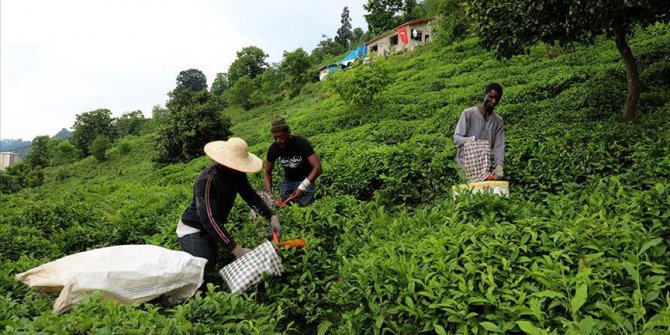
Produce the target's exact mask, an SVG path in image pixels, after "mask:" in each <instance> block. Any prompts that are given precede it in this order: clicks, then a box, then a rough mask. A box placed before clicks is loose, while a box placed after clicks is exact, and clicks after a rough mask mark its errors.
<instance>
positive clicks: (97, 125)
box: [70, 109, 115, 156]
mask: <svg viewBox="0 0 670 335" xmlns="http://www.w3.org/2000/svg"><path fill="white" fill-rule="evenodd" d="M72 129H73V131H72V136H71V137H70V142H71V143H72V144H74V145H75V146H76V147H77V148H79V150H81V152H82V154H83V155H84V156H88V155H89V153H90V148H89V147H90V145H91V143H92V142H93V140H94V139H95V138H96V137H98V136H100V135H104V136H107V137H108V138H110V139H113V138H115V137H114V135H115V131H114V126H113V124H112V112H110V111H109V109H96V110H94V111H91V112H86V113H81V114H78V115H77V120H76V121H75V123H74V126H72Z"/></svg>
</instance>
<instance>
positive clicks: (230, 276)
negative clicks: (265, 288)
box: [220, 241, 284, 293]
mask: <svg viewBox="0 0 670 335" xmlns="http://www.w3.org/2000/svg"><path fill="white" fill-rule="evenodd" d="M282 272H284V267H283V266H282V265H281V258H279V255H277V252H276V251H275V248H274V247H273V246H272V243H270V241H265V242H264V243H263V244H261V245H259V246H258V247H256V249H254V250H251V251H250V252H248V253H247V254H246V255H244V256H242V257H240V258H239V259H237V260H235V261H234V262H232V263H230V264H228V265H226V266H225V267H224V268H223V269H221V271H220V274H221V276H222V277H223V279H224V280H225V281H226V283H227V284H228V288H230V292H231V293H240V292H244V291H246V290H247V289H248V288H249V287H251V286H253V285H254V284H256V283H258V282H260V281H261V279H263V274H264V273H265V274H269V275H272V276H281V274H282Z"/></svg>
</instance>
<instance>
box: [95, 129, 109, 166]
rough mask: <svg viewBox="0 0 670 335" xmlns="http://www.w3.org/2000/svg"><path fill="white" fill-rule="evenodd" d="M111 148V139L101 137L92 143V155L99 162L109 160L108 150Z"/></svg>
mask: <svg viewBox="0 0 670 335" xmlns="http://www.w3.org/2000/svg"><path fill="white" fill-rule="evenodd" d="M108 148H109V138H108V137H107V136H105V135H100V136H98V137H96V138H95V140H93V142H91V153H92V154H93V157H95V159H96V160H97V161H98V162H102V161H104V160H106V159H107V149H108Z"/></svg>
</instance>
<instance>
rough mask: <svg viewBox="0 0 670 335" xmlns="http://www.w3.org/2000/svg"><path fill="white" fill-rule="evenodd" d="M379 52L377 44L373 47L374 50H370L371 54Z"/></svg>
mask: <svg viewBox="0 0 670 335" xmlns="http://www.w3.org/2000/svg"><path fill="white" fill-rule="evenodd" d="M377 50H379V45H377V44H375V45H373V46H372V48H370V52H377Z"/></svg>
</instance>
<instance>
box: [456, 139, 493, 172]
mask: <svg viewBox="0 0 670 335" xmlns="http://www.w3.org/2000/svg"><path fill="white" fill-rule="evenodd" d="M490 151H491V144H490V142H489V141H488V140H474V141H468V142H465V144H464V145H463V168H464V169H465V177H466V178H467V179H468V183H474V182H478V181H483V180H486V177H488V176H489V175H490V174H491V153H490Z"/></svg>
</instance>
